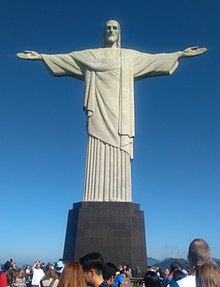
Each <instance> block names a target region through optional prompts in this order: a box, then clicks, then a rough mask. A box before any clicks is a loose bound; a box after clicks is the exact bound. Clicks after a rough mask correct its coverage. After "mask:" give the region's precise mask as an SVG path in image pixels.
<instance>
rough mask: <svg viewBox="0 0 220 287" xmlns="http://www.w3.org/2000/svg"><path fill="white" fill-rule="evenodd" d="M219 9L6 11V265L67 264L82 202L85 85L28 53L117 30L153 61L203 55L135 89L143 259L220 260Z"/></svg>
mask: <svg viewBox="0 0 220 287" xmlns="http://www.w3.org/2000/svg"><path fill="white" fill-rule="evenodd" d="M219 15H220V1H219V0H193V1H188V0H181V1H180V0H167V1H164V0H154V1H153V0H142V1H141V0H136V1H123V0H121V1H116V0H112V1H101V0H100V1H99V0H94V1H72V0H63V1H54V0H53V1H52V0H39V1H36V2H33V1H27V0H19V1H11V0H2V1H1V2H0V37H1V41H0V51H1V53H0V63H1V69H0V75H1V76H0V81H1V84H0V196H1V197H0V198H1V199H0V218H1V235H0V262H1V263H3V262H4V261H6V260H7V259H9V258H14V259H15V260H16V261H17V262H18V263H26V262H29V263H33V261H34V260H35V259H40V260H42V261H44V262H48V261H52V262H53V261H55V260H57V259H59V258H60V257H62V253H63V246H64V238H65V232H66V223H67V216H68V210H69V209H71V207H72V204H73V203H74V202H78V201H81V199H82V194H83V178H84V164H85V153H86V141H87V135H86V130H85V126H86V122H85V115H84V113H83V110H82V105H83V82H81V81H77V80H75V79H72V78H53V77H51V76H50V75H49V73H48V72H47V71H46V69H45V68H44V66H43V64H42V63H41V62H31V61H22V60H20V59H18V58H16V56H15V54H16V53H18V52H22V51H24V50H36V51H38V52H41V53H48V54H52V53H67V52H70V51H74V50H82V49H87V48H97V47H100V46H101V38H102V30H103V25H104V23H105V21H106V20H108V19H117V20H118V21H119V22H120V23H121V28H122V46H123V47H125V48H131V49H136V50H139V51H143V52H147V53H159V52H174V51H179V50H183V49H185V48H187V47H191V46H195V45H199V46H201V47H207V48H208V52H207V53H206V54H204V55H202V56H199V57H195V58H188V59H183V60H182V61H181V63H180V66H179V67H178V70H177V71H176V72H175V73H174V74H173V75H172V76H165V77H158V78H150V79H145V80H142V81H139V82H137V83H136V84H135V104H136V138H135V148H134V161H133V163H132V175H133V186H132V188H133V201H134V202H135V203H140V204H141V209H142V210H144V214H145V222H146V237H147V249H148V256H152V257H155V258H158V259H162V258H164V257H170V256H176V257H186V252H187V247H188V245H189V242H190V241H191V240H192V239H194V238H195V237H202V238H205V239H206V240H207V241H208V242H209V243H210V245H211V249H212V255H213V256H214V257H218V258H220V229H219V202H220V78H219V74H220V17H219Z"/></svg>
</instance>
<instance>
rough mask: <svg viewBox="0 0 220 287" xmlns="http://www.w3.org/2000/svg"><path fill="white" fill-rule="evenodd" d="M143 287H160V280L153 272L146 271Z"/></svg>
mask: <svg viewBox="0 0 220 287" xmlns="http://www.w3.org/2000/svg"><path fill="white" fill-rule="evenodd" d="M144 284H145V287H161V284H160V278H159V277H158V276H157V274H156V273H155V272H154V271H148V272H147V273H146V274H145V276H144Z"/></svg>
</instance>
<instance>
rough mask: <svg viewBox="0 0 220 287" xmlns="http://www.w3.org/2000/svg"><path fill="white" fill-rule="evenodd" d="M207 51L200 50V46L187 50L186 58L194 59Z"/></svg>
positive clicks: (185, 51)
mask: <svg viewBox="0 0 220 287" xmlns="http://www.w3.org/2000/svg"><path fill="white" fill-rule="evenodd" d="M206 51H207V49H206V48H199V47H198V46H195V47H191V48H187V49H185V50H184V52H183V56H184V57H193V56H198V55H200V54H203V53H205V52H206Z"/></svg>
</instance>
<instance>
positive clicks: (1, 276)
mask: <svg viewBox="0 0 220 287" xmlns="http://www.w3.org/2000/svg"><path fill="white" fill-rule="evenodd" d="M3 269H4V268H3ZM6 286H7V277H6V275H5V272H4V270H0V287H6Z"/></svg>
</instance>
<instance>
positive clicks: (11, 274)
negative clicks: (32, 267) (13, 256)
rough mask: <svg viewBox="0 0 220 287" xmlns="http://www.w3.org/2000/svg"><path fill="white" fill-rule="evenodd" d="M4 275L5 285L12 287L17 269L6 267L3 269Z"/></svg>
mask: <svg viewBox="0 0 220 287" xmlns="http://www.w3.org/2000/svg"><path fill="white" fill-rule="evenodd" d="M5 275H6V277H7V286H8V287H13V286H14V283H15V281H16V277H17V271H16V270H15V269H13V268H10V269H8V270H7V271H5Z"/></svg>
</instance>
